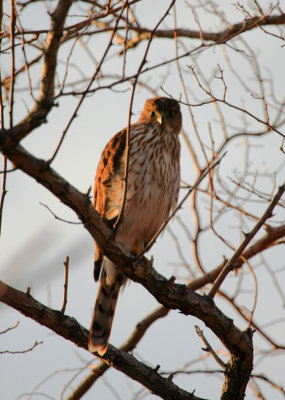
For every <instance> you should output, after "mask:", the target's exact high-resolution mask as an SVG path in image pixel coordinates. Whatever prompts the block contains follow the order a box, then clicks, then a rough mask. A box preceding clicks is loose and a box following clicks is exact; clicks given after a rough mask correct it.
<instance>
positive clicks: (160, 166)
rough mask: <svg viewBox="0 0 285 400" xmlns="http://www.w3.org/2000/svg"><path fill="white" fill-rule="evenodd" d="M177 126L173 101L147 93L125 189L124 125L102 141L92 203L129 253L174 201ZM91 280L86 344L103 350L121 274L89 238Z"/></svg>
mask: <svg viewBox="0 0 285 400" xmlns="http://www.w3.org/2000/svg"><path fill="white" fill-rule="evenodd" d="M181 127H182V116H181V112H180V106H179V103H178V102H177V101H176V100H174V99H170V98H166V97H155V98H151V99H148V100H147V101H146V103H145V105H144V109H143V111H142V114H141V116H140V118H139V120H138V121H137V122H136V123H135V124H133V125H131V127H130V136H129V166H128V179H127V190H126V194H125V183H124V181H125V179H124V178H125V173H126V159H127V149H126V135H127V128H125V129H123V130H122V131H120V132H119V133H117V134H116V135H115V136H114V137H113V138H112V139H111V140H110V141H109V143H108V144H107V145H106V147H105V149H104V150H103V153H102V155H101V159H100V162H99V164H98V168H97V173H96V177H95V184H94V207H95V209H96V210H97V212H98V213H99V214H100V216H101V217H102V218H103V219H104V220H105V221H106V222H107V223H108V224H109V225H110V226H111V227H113V226H114V224H116V220H117V219H118V216H119V215H120V213H121V209H122V205H123V201H124V194H125V204H124V207H123V213H122V215H120V220H119V222H118V225H117V227H116V229H115V239H116V240H117V241H120V242H121V243H122V244H123V245H124V246H125V247H126V248H127V249H128V250H130V251H131V252H132V253H133V254H140V253H141V252H142V251H143V250H144V248H145V247H146V246H147V244H148V243H149V241H150V240H151V239H152V237H153V236H154V235H155V234H156V233H157V231H158V230H159V228H160V227H161V225H162V224H163V222H164V221H165V220H166V219H167V217H168V216H169V214H170V211H171V210H173V209H174V208H175V206H176V203H177V199H178V192H179V184H180V142H179V138H178V134H179V132H180V130H181ZM95 250H96V252H95V269H94V277H95V281H98V280H99V277H100V284H99V289H98V294H97V299H96V303H95V307H94V312H93V317H92V322H91V327H90V333H89V343H88V345H89V350H90V351H91V352H92V353H94V352H97V353H98V354H100V355H103V354H104V353H105V352H106V350H107V347H108V341H109V336H110V333H111V327H112V323H113V318H114V312H115V308H116V303H117V299H118V295H119V290H120V288H121V287H122V286H123V285H124V284H125V283H126V280H127V278H126V276H125V275H124V273H123V272H122V271H121V270H120V269H119V267H118V266H117V265H115V264H114V263H113V262H112V261H111V260H109V259H108V258H107V257H106V256H105V255H104V254H103V252H102V250H101V249H100V248H99V247H98V246H97V245H96V243H95Z"/></svg>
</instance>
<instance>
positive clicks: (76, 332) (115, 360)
mask: <svg viewBox="0 0 285 400" xmlns="http://www.w3.org/2000/svg"><path fill="white" fill-rule="evenodd" d="M0 299H1V301H2V302H3V303H5V304H7V305H8V306H10V307H13V308H15V309H16V310H18V311H20V312H21V313H22V314H24V315H25V316H26V317H29V318H32V319H33V320H34V321H36V322H38V323H40V324H41V325H44V326H46V327H47V328H49V329H51V330H53V331H54V332H55V333H57V334H58V335H60V336H62V337H64V338H65V339H67V340H70V341H71V342H73V343H74V344H76V345H77V346H78V347H81V348H83V349H85V350H88V330H87V329H85V328H84V327H83V326H82V325H80V324H79V323H78V322H77V321H76V320H75V319H74V318H71V317H68V316H66V315H63V314H62V313H61V312H60V311H57V310H52V309H50V308H48V307H46V306H44V305H43V304H41V303H40V302H38V301H36V300H35V299H33V297H32V296H30V295H29V294H27V293H23V292H21V291H19V290H16V289H14V288H12V287H10V286H8V285H6V284H5V283H4V282H2V281H0ZM101 358H102V359H103V360H104V361H105V362H107V363H108V364H109V365H111V366H113V367H114V368H116V369H117V370H119V371H121V372H123V373H125V374H126V375H128V376H130V377H131V378H132V379H134V380H136V381H138V382H140V383H141V384H142V385H144V386H145V387H147V388H148V389H149V390H150V391H151V392H152V393H154V394H156V395H158V396H160V397H161V398H163V399H166V400H173V399H177V400H191V399H192V400H202V399H201V398H199V397H197V396H194V395H193V394H191V393H188V392H186V391H185V390H182V389H180V388H179V387H178V386H176V385H175V384H174V383H173V382H171V381H170V380H168V379H167V378H163V377H162V376H161V375H160V374H159V373H158V371H156V370H155V369H153V368H151V367H148V366H147V365H145V364H143V363H142V362H140V361H138V360H137V359H136V358H135V357H133V356H132V355H130V354H128V353H126V352H124V351H122V350H118V349H116V348H115V347H114V346H112V345H110V344H109V347H108V351H107V352H106V353H105V354H104V356H103V357H101Z"/></svg>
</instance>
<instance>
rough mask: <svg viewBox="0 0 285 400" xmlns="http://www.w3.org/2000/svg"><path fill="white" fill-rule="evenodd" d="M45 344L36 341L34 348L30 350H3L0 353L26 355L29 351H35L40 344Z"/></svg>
mask: <svg viewBox="0 0 285 400" xmlns="http://www.w3.org/2000/svg"><path fill="white" fill-rule="evenodd" d="M42 343H43V342H38V341H35V343H34V344H33V345H32V347H30V348H29V349H26V350H16V351H11V350H3V351H0V354H7V353H8V354H24V353H28V352H29V351H32V350H34V348H35V347H37V346H38V345H39V344H42Z"/></svg>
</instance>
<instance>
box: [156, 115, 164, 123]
mask: <svg viewBox="0 0 285 400" xmlns="http://www.w3.org/2000/svg"><path fill="white" fill-rule="evenodd" d="M164 121H165V115H164V113H157V122H158V123H159V124H160V125H162V124H163V123H164Z"/></svg>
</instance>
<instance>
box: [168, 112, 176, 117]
mask: <svg viewBox="0 0 285 400" xmlns="http://www.w3.org/2000/svg"><path fill="white" fill-rule="evenodd" d="M168 116H169V118H171V119H172V118H174V117H175V112H174V111H170V113H169V114H168Z"/></svg>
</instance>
